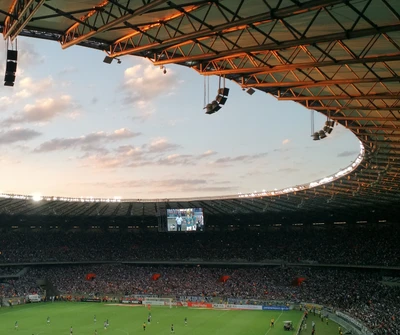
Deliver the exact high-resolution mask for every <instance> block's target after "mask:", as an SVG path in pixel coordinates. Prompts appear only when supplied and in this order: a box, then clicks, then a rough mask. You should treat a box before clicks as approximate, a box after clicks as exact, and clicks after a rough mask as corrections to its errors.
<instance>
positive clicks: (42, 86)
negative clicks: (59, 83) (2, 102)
mask: <svg viewBox="0 0 400 335" xmlns="http://www.w3.org/2000/svg"><path fill="white" fill-rule="evenodd" d="M53 84H54V82H53V78H52V77H47V78H43V79H40V80H35V79H33V78H32V77H23V78H22V79H20V80H18V81H17V83H16V89H17V92H16V93H15V94H14V97H15V98H17V99H25V98H29V97H31V96H36V97H37V96H39V95H42V94H44V93H46V92H48V90H49V89H50V88H51V87H52V86H53Z"/></svg>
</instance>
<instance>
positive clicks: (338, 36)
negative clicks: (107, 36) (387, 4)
mask: <svg viewBox="0 0 400 335" xmlns="http://www.w3.org/2000/svg"><path fill="white" fill-rule="evenodd" d="M395 31H400V24H394V25H390V26H382V27H377V28H367V29H360V30H356V31H344V32H340V33H333V34H324V35H318V36H313V37H304V38H299V39H293V40H289V41H282V42H280V43H278V44H277V43H268V44H263V45H254V46H250V47H244V48H236V47H234V48H233V49H231V50H226V51H221V52H218V53H203V54H200V55H192V56H180V57H179V56H178V57H170V58H167V59H160V58H161V57H163V56H166V55H167V54H168V51H167V50H165V49H164V50H163V51H162V52H159V53H158V54H157V55H156V56H155V57H154V59H153V63H154V65H156V66H158V65H166V64H171V63H175V64H179V63H185V62H193V61H205V60H211V59H215V58H224V57H236V56H237V57H239V56H242V55H246V54H248V53H261V52H263V51H271V50H282V49H288V48H293V47H298V46H303V45H313V44H317V43H329V42H334V41H338V40H351V39H355V38H361V37H366V36H373V35H376V34H384V33H390V32H395ZM162 46H163V45H162V44H161V47H162ZM189 49H191V48H189ZM133 53H134V52H133ZM172 54H174V53H173V52H172Z"/></svg>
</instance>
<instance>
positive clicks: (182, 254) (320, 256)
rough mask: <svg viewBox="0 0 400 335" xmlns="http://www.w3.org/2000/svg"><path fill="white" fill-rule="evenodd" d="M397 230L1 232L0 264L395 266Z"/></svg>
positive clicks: (398, 261)
mask: <svg viewBox="0 0 400 335" xmlns="http://www.w3.org/2000/svg"><path fill="white" fill-rule="evenodd" d="M399 239H400V232H399V230H398V229H397V230H395V229H372V230H371V229H355V230H351V229H349V230H347V229H345V230H342V229H335V230H327V231H319V230H315V229H311V230H308V231H303V230H302V231H283V230H282V231H276V232H259V233H258V232H224V233H221V232H219V233H218V232H208V233H207V232H205V233H182V234H180V233H169V234H168V233H162V234H160V233H142V234H138V233H90V232H75V233H73V232H55V233H51V232H37V233H33V232H32V233H20V232H12V233H3V234H1V237H0V251H1V253H0V263H15V262H19V263H22V262H44V261H58V262H61V261H62V262H68V261H70V262H78V261H94V260H96V261H108V260H112V261H135V260H190V259H195V260H203V261H221V260H224V261H240V260H242V261H251V262H260V261H272V260H280V261H284V262H289V263H295V262H318V263H329V264H354V265H384V266H395V265H400V248H398V241H399Z"/></svg>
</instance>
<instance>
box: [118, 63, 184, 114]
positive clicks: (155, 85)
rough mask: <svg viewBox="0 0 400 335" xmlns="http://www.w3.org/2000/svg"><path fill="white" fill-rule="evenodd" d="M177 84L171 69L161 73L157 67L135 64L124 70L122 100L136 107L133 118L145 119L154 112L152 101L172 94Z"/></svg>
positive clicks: (175, 76)
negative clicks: (136, 111)
mask: <svg viewBox="0 0 400 335" xmlns="http://www.w3.org/2000/svg"><path fill="white" fill-rule="evenodd" d="M177 86H178V77H177V75H176V73H175V72H174V71H173V70H170V69H168V71H167V73H166V74H163V71H161V70H160V68H159V67H156V66H153V65H144V64H137V65H134V66H132V67H130V68H128V69H126V70H125V72H124V81H123V84H122V91H123V92H124V98H123V102H124V104H125V105H134V106H136V107H137V109H138V113H136V114H135V115H134V119H138V120H141V121H145V120H147V119H148V118H150V117H151V116H152V115H153V113H154V112H155V109H154V106H153V101H154V100H155V99H156V98H158V97H160V96H168V95H172V94H173V92H174V91H175V89H176V87H177Z"/></svg>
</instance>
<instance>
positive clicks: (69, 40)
mask: <svg viewBox="0 0 400 335" xmlns="http://www.w3.org/2000/svg"><path fill="white" fill-rule="evenodd" d="M166 2H167V0H142V3H143V5H139V6H137V4H138V3H139V1H133V0H128V1H127V2H126V4H125V3H124V5H121V4H119V2H118V1H117V0H107V1H104V2H102V3H100V4H99V5H98V6H97V7H95V8H94V9H93V10H91V11H90V12H89V13H87V14H86V15H84V16H83V17H82V18H81V19H80V20H79V22H77V23H75V24H73V25H72V26H71V27H70V28H68V29H67V31H66V32H65V33H64V35H62V36H61V38H60V43H61V46H62V48H63V49H66V48H68V47H70V46H72V45H76V44H78V43H80V42H82V41H85V40H87V39H89V38H91V37H93V36H94V35H96V34H99V33H101V32H103V31H107V30H109V29H111V28H113V27H115V26H116V25H119V24H121V23H126V22H127V21H128V20H130V19H132V18H134V17H135V16H139V15H143V14H145V13H147V12H148V11H150V10H152V9H154V8H156V7H158V6H160V5H162V4H164V3H166ZM136 6H137V7H136ZM128 26H129V25H128Z"/></svg>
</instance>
